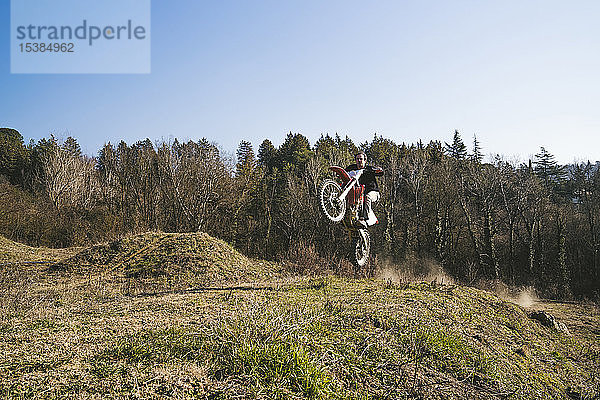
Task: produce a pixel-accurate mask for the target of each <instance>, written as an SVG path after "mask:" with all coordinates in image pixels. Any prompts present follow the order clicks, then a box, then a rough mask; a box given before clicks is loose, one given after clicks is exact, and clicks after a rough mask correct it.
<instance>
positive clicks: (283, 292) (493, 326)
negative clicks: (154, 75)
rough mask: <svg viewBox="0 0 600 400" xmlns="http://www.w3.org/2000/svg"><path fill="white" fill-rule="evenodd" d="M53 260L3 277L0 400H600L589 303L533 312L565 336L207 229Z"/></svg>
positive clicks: (487, 305) (486, 299)
mask: <svg viewBox="0 0 600 400" xmlns="http://www.w3.org/2000/svg"><path fill="white" fill-rule="evenodd" d="M14 246H15V247H14V248H17V249H19V248H20V247H19V246H18V245H14ZM31 251H33V252H34V253H35V252H36V250H35V249H32V250H31ZM45 251H46V250H40V254H38V255H36V254H34V255H31V257H33V258H35V257H41V254H42V253H44V252H45ZM19 254H21V253H18V254H14V255H12V256H10V257H13V258H12V259H18V258H19V257H20V255H19ZM44 254H47V253H44ZM59 258H60V259H62V260H60V262H56V261H59ZM45 260H46V261H47V262H48V264H46V265H45V266H44V267H43V268H42V267H37V266H36V268H35V269H34V268H32V267H31V266H30V265H19V264H10V265H5V266H4V267H3V270H2V274H1V275H0V288H1V293H0V310H1V311H0V337H2V340H1V341H0V347H1V349H0V350H1V351H0V397H1V398H9V399H17V398H33V397H36V398H101V397H102V398H127V399H146V398H148V399H150V398H202V399H208V398H210V399H234V398H269V399H272V398H281V399H284V398H285V399H287V398H298V399H302V398H311V399H318V398H335V399H354V398H356V399H359V398H361V399H362V398H365V399H366V398H381V399H383V398H391V399H396V398H427V399H464V398H473V399H477V398H480V399H504V398H511V399H541V398H544V399H545V398H565V399H568V398H581V399H583V398H589V399H592V398H598V396H600V373H599V371H600V344H599V339H600V311H599V309H598V307H597V306H595V305H592V304H565V303H536V304H535V305H534V308H537V309H544V310H547V311H550V312H551V313H552V314H554V315H555V316H556V317H557V318H558V319H559V320H560V321H562V322H564V323H565V324H566V325H567V327H568V328H569V330H570V333H568V334H567V333H561V332H558V331H555V330H553V329H551V328H547V327H545V326H542V325H541V324H540V323H539V322H538V321H535V320H532V319H531V318H530V317H529V316H528V312H529V311H530V310H526V309H524V308H522V307H520V306H518V305H515V304H513V303H510V302H506V301H504V300H502V299H500V298H499V297H497V296H496V295H494V294H492V293H489V292H485V291H481V290H478V289H474V288H469V287H462V286H456V285H438V284H435V283H434V284H431V283H394V282H391V281H382V280H355V279H346V278H343V277H333V276H319V277H302V276H300V277H298V276H287V275H286V274H285V272H284V271H282V269H281V267H280V266H277V265H275V264H271V263H266V262H263V261H257V260H250V259H248V258H246V257H244V256H242V255H240V254H239V253H237V252H236V251H235V250H233V249H232V248H231V247H230V246H229V245H227V244H226V243H224V242H222V241H219V240H217V239H214V238H211V237H210V236H208V235H205V234H159V233H148V234H144V235H138V236H133V237H131V238H127V239H123V240H120V241H116V242H113V243H108V244H103V245H98V246H93V247H90V248H88V249H79V250H77V251H73V252H71V253H69V254H67V256H65V254H64V253H61V254H58V253H57V257H56V258H55V259H51V257H49V258H45ZM175 275H177V276H180V277H182V278H180V279H179V280H177V281H174V276H175ZM188 279H189V280H188ZM152 285H154V286H152ZM149 288H150V289H149ZM157 288H160V290H157Z"/></svg>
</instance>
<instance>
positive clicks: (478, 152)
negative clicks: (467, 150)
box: [471, 135, 483, 164]
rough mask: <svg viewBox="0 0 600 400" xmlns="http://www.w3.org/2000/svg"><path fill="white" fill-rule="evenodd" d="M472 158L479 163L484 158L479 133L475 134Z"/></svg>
mask: <svg viewBox="0 0 600 400" xmlns="http://www.w3.org/2000/svg"><path fill="white" fill-rule="evenodd" d="M471 160H473V161H474V162H476V163H477V164H481V161H482V160H483V154H481V146H480V145H479V140H477V135H473V153H472V154H471Z"/></svg>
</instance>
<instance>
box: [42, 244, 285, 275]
mask: <svg viewBox="0 0 600 400" xmlns="http://www.w3.org/2000/svg"><path fill="white" fill-rule="evenodd" d="M51 269H52V270H60V271H66V272H75V273H77V272H86V273H89V272H105V273H110V274H119V275H122V276H125V277H127V278H140V279H152V278H160V277H178V278H180V280H181V278H189V279H190V283H195V284H198V283H204V284H213V283H219V282H221V283H222V282H229V283H232V282H242V281H255V280H264V279H267V278H269V277H272V276H273V274H275V273H276V268H275V267H274V266H273V265H272V264H270V263H267V262H257V261H253V260H250V259H248V258H247V257H245V256H244V255H242V254H241V253H239V252H238V251H236V250H235V249H234V248H233V247H231V246H230V245H229V244H227V243H225V242H224V241H222V240H219V239H216V238H214V237H212V236H210V235H208V234H206V233H203V232H197V233H157V232H148V233H144V234H139V235H135V236H131V237H128V238H125V239H120V240H116V241H113V242H110V243H103V244H98V245H95V246H92V247H89V248H87V249H85V250H83V251H81V252H79V253H77V254H76V255H74V256H73V257H70V258H68V259H65V260H62V261H60V262H57V263H56V264H54V265H53V266H52V267H51Z"/></svg>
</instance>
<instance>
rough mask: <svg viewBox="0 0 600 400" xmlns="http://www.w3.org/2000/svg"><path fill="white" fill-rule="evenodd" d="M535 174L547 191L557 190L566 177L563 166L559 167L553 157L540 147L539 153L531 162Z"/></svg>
mask: <svg viewBox="0 0 600 400" xmlns="http://www.w3.org/2000/svg"><path fill="white" fill-rule="evenodd" d="M533 165H534V171H535V174H536V175H537V176H538V177H539V178H540V179H541V180H542V181H543V182H544V186H546V188H547V189H557V186H558V185H560V184H562V183H563V182H564V180H565V177H566V172H565V169H564V167H563V166H559V165H558V163H557V162H556V160H555V159H554V155H552V154H550V152H548V151H547V150H546V149H545V148H544V147H540V152H539V153H538V154H536V155H535V161H533Z"/></svg>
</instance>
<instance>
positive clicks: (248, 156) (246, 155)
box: [235, 140, 256, 177]
mask: <svg viewBox="0 0 600 400" xmlns="http://www.w3.org/2000/svg"><path fill="white" fill-rule="evenodd" d="M236 155H237V164H236V167H235V174H236V176H238V177H239V176H249V175H250V174H251V173H252V171H254V168H255V166H256V159H255V157H254V150H253V149H252V143H250V142H247V141H245V140H242V141H241V142H240V145H239V146H238V149H237V152H236Z"/></svg>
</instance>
